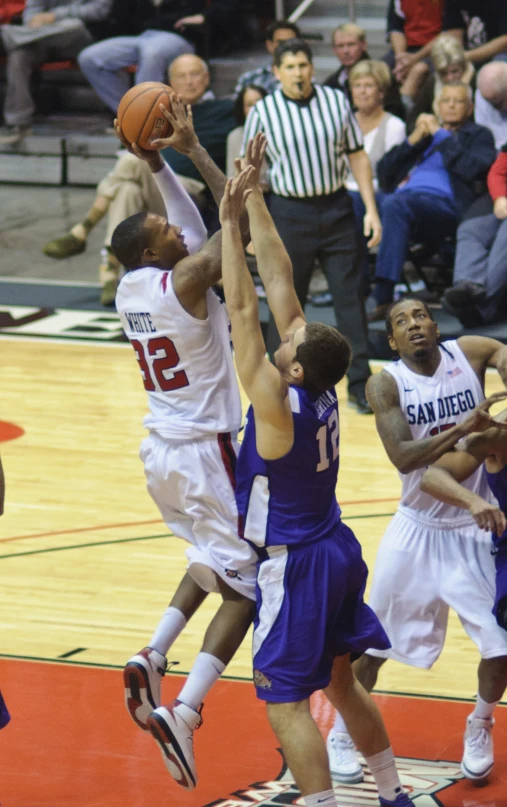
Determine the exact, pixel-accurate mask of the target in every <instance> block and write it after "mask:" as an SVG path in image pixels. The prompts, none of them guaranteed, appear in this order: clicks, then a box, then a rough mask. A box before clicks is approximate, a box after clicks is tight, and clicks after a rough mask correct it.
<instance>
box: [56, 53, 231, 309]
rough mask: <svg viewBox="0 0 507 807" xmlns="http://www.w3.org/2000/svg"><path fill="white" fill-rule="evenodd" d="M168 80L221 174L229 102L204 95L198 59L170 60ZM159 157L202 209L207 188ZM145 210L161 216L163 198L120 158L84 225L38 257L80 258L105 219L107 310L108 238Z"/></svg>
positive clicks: (190, 169)
mask: <svg viewBox="0 0 507 807" xmlns="http://www.w3.org/2000/svg"><path fill="white" fill-rule="evenodd" d="M169 79H170V83H171V86H172V88H173V89H174V90H175V92H177V93H178V94H179V95H181V97H182V99H183V101H184V103H185V104H191V105H192V113H193V121H194V127H195V131H196V133H197V136H198V138H199V140H200V142H201V143H202V145H203V146H204V148H205V149H206V150H207V151H208V152H209V154H210V155H211V157H212V158H213V160H214V161H215V162H216V163H217V165H218V166H219V167H220V168H221V169H222V171H225V144H226V140H227V135H228V134H229V132H230V131H231V130H232V129H233V128H234V126H235V120H234V102H233V101H232V100H230V99H225V98H224V99H215V97H214V95H213V93H211V92H210V91H209V90H208V86H209V73H208V67H207V65H206V63H205V62H204V61H203V60H202V59H201V58H199V56H194V55H191V54H186V55H183V56H179V57H178V58H177V59H175V60H174V62H173V63H172V65H171V67H170V70H169ZM161 153H162V155H163V157H164V159H165V160H166V162H167V163H169V165H170V166H171V168H172V169H173V170H174V171H175V172H176V173H177V174H178V176H179V179H180V182H181V183H182V184H183V185H184V187H185V188H186V190H187V191H188V192H189V193H190V195H191V196H192V197H193V198H194V200H195V201H196V203H197V204H198V205H199V206H200V207H201V208H202V206H203V204H204V203H205V201H206V199H205V190H206V187H205V185H204V184H203V182H202V181H201V177H200V175H199V174H198V172H197V170H196V168H195V166H194V165H193V163H192V162H191V161H190V160H189V159H188V158H187V157H185V156H184V155H183V154H179V153H178V152H177V151H175V150H174V149H172V148H168V149H164V150H163V151H162V152H161ZM145 210H149V211H150V212H151V213H157V214H160V215H165V213H164V211H165V207H164V204H163V202H162V197H161V196H160V194H159V192H158V188H157V186H156V184H155V182H154V180H153V177H152V174H151V171H150V170H149V168H148V165H147V163H145V162H144V161H143V160H138V159H137V157H135V156H134V155H133V154H130V153H129V152H121V153H120V157H119V158H118V161H117V163H116V166H115V167H114V168H113V170H112V171H111V172H110V173H109V174H108V175H107V176H106V177H105V178H104V179H103V180H102V182H100V184H99V185H98V187H97V195H96V197H95V201H94V203H93V205H92V207H91V208H90V210H89V211H88V213H87V215H86V217H85V219H84V221H82V222H80V223H79V224H76V225H75V226H74V227H73V228H72V230H71V231H70V233H68V234H67V235H64V236H62V237H61V238H57V239H55V240H53V241H50V242H49V243H47V244H46V245H45V246H44V247H43V252H44V254H45V255H48V256H49V257H51V258H67V257H69V256H71V255H77V254H79V253H81V252H84V250H85V249H86V240H87V238H88V235H89V233H90V232H91V230H92V229H93V228H94V227H95V226H96V225H97V224H98V222H99V221H100V220H101V219H102V218H103V217H104V216H105V214H106V213H109V216H108V225H107V233H106V240H105V249H106V250H107V252H106V254H105V256H104V257H105V260H103V261H102V264H101V271H100V273H99V274H100V278H101V283H102V285H103V291H102V296H101V302H102V304H103V305H112V304H113V303H114V297H115V293H116V287H117V285H118V279H119V275H120V270H121V267H120V266H119V265H118V263H117V261H116V259H115V258H114V256H113V255H112V253H111V252H110V249H109V247H110V243H111V236H112V234H113V232H114V229H115V228H116V226H117V225H118V224H119V223H120V222H121V221H123V220H124V219H126V218H128V217H129V216H132V215H134V213H140V212H143V211H145Z"/></svg>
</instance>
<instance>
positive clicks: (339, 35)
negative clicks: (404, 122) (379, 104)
mask: <svg viewBox="0 0 507 807" xmlns="http://www.w3.org/2000/svg"><path fill="white" fill-rule="evenodd" d="M332 47H333V50H334V54H335V56H336V58H337V59H338V61H339V62H340V67H339V68H338V70H335V72H334V73H331V75H330V76H328V77H327V79H326V80H325V81H324V86H325V87H331V88H332V89H333V90H342V91H343V92H344V93H345V94H346V96H347V98H348V99H349V102H350V103H351V104H352V93H351V91H350V85H349V73H350V71H351V70H352V68H353V67H354V65H356V64H357V63H358V62H360V61H362V60H363V59H369V58H370V56H369V54H368V43H367V41H366V33H365V31H363V29H362V28H360V27H359V25H356V24H355V23H354V22H345V23H343V25H339V26H338V28H335V30H334V31H333V38H332ZM384 109H385V110H386V112H390V113H391V115H398V117H404V107H403V104H402V103H401V98H400V91H399V89H398V87H397V85H396V83H395V82H391V85H390V87H389V89H388V90H387V91H386V95H385V98H384Z"/></svg>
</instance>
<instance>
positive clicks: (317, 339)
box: [296, 322, 352, 393]
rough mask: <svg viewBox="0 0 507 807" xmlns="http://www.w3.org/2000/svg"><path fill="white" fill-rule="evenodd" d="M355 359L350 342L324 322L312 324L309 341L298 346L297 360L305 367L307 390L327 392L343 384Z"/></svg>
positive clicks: (307, 336) (310, 325) (306, 336)
mask: <svg viewBox="0 0 507 807" xmlns="http://www.w3.org/2000/svg"><path fill="white" fill-rule="evenodd" d="M351 359H352V349H351V347H350V344H349V342H348V340H347V339H346V338H345V337H344V336H343V334H341V333H340V331H338V330H337V329H336V328H333V327H332V326H331V325H324V324H323V323H322V322H309V323H308V324H307V325H306V327H305V341H304V342H301V344H300V345H298V347H297V350H296V361H298V362H299V363H300V365H301V367H302V368H303V372H304V380H303V388H304V389H307V390H309V391H310V392H319V393H322V392H326V390H328V389H330V388H331V387H334V386H335V384H337V383H338V381H341V379H342V378H343V376H344V375H345V373H346V372H347V370H348V369H349V364H350V361H351Z"/></svg>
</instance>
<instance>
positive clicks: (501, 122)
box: [475, 62, 507, 149]
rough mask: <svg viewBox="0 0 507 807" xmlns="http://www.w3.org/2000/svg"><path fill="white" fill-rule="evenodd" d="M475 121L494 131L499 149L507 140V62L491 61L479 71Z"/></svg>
mask: <svg viewBox="0 0 507 807" xmlns="http://www.w3.org/2000/svg"><path fill="white" fill-rule="evenodd" d="M477 87H478V89H477V91H476V93H475V122H476V123H480V124H481V125H482V126H487V128H488V129H490V130H491V131H492V132H493V137H494V138H495V145H496V147H497V149H500V148H501V147H502V144H503V143H505V141H506V140H507V64H506V63H505V62H491V64H486V65H484V67H483V68H482V70H481V71H480V73H479V76H478V79H477Z"/></svg>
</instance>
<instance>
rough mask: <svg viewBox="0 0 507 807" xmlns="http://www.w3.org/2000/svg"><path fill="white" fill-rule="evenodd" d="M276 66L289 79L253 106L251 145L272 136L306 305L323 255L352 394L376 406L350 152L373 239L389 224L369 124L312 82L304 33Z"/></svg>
mask: <svg viewBox="0 0 507 807" xmlns="http://www.w3.org/2000/svg"><path fill="white" fill-rule="evenodd" d="M274 73H275V75H276V77H277V78H278V79H279V80H280V82H281V85H282V87H281V89H280V90H276V91H275V92H274V93H273V94H271V95H267V96H266V98H264V99H263V100H262V101H258V102H257V104H256V105H255V106H254V108H253V109H252V110H251V112H250V114H249V115H248V118H247V121H246V124H245V134H244V140H243V144H244V145H243V148H244V147H245V144H246V143H247V142H248V140H250V138H252V137H254V135H255V134H256V133H257V132H258V131H263V132H264V134H265V135H266V136H267V139H268V145H267V158H268V162H269V164H270V171H269V183H270V186H271V190H272V193H271V199H270V212H271V214H272V216H273V219H274V221H275V224H276V227H277V229H278V232H279V233H280V236H281V238H282V240H283V242H284V244H285V247H286V249H287V251H288V253H289V256H290V259H291V261H292V265H293V270H294V285H295V288H296V293H297V295H298V298H299V301H300V303H301V305H302V306H303V307H304V306H305V303H306V296H307V293H308V286H309V282H310V277H311V275H312V272H313V269H314V266H315V261H316V259H317V258H318V260H319V263H320V265H321V266H322V269H323V271H324V273H325V274H326V276H327V280H328V284H329V290H330V292H331V294H332V295H333V299H334V308H335V314H336V320H337V323H338V327H339V329H340V331H341V332H342V333H343V334H344V335H345V336H346V337H347V338H348V339H349V341H350V343H351V345H352V351H353V359H352V363H351V365H350V369H349V372H348V376H347V377H348V387H349V390H348V391H349V402H350V403H351V405H353V406H354V407H356V409H357V411H359V412H360V413H362V414H371V409H370V408H369V406H368V403H367V401H366V396H365V389H364V388H365V384H366V381H367V379H368V377H369V375H370V370H369V367H368V339H367V334H366V327H365V323H364V308H363V304H362V301H361V298H360V289H359V285H360V274H359V271H358V249H357V247H358V244H357V236H356V229H355V222H354V214H353V210H352V201H351V199H350V196H349V195H348V194H347V192H346V190H345V187H344V180H345V176H346V174H347V163H346V159H345V155H347V156H348V160H349V164H350V167H351V169H352V172H353V174H354V176H355V178H356V180H357V183H358V186H359V189H360V193H361V195H362V197H363V200H364V203H365V208H366V215H365V218H364V227H365V230H366V232H370V231H372V234H373V236H372V239H371V242H370V243H371V245H374V244H375V243H378V241H379V240H380V237H381V226H380V220H379V218H378V213H377V208H376V205H375V194H374V191H373V185H372V177H371V167H370V163H369V160H368V157H367V156H366V154H365V152H364V149H363V138H362V135H361V130H360V128H359V126H358V123H357V121H356V120H355V118H354V115H353V114H352V112H351V109H350V106H349V102H348V101H347V97H346V96H345V95H344V93H342V92H339V91H337V90H332V89H330V88H329V87H321V86H319V85H313V84H312V78H313V65H312V52H311V50H310V47H309V46H308V44H307V43H306V42H304V41H303V40H301V39H292V40H290V41H288V42H282V43H281V44H280V45H278V47H277V49H276V51H275V53H274ZM330 120H332V121H333V125H332V126H328V122H329V121H330ZM278 344H279V337H278V336H277V331H276V326H275V323H274V320H273V317H271V318H270V321H269V324H268V334H267V347H268V350H269V352H270V354H271V355H273V352H274V349H275V348H276V347H277V346H278Z"/></svg>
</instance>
